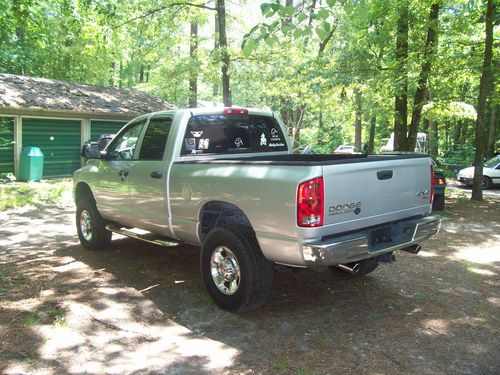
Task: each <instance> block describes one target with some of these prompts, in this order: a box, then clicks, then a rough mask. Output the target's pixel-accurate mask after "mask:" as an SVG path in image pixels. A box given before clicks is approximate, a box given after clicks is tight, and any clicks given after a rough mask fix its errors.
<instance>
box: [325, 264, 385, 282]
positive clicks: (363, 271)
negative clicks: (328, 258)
mask: <svg viewBox="0 0 500 375" xmlns="http://www.w3.org/2000/svg"><path fill="white" fill-rule="evenodd" d="M356 264H359V268H358V271H357V272H356V273H351V272H348V271H345V270H343V269H341V268H338V267H335V266H331V267H328V268H329V269H330V271H331V272H332V274H334V275H335V276H341V277H345V278H350V279H357V278H360V277H363V276H365V275H368V274H369V273H371V272H373V271H375V270H376V269H377V267H378V262H375V261H374V260H372V259H365V260H360V261H359V262H354V263H348V264H346V265H347V266H348V267H351V268H352V267H354V265H356Z"/></svg>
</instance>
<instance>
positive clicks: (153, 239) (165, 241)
mask: <svg viewBox="0 0 500 375" xmlns="http://www.w3.org/2000/svg"><path fill="white" fill-rule="evenodd" d="M106 229H107V230H109V231H110V232H113V233H118V234H121V235H122V236H127V237H131V238H135V239H137V240H141V241H145V242H149V243H152V244H155V245H160V246H164V247H172V246H179V245H180V244H181V243H180V242H178V241H175V240H171V239H169V238H167V237H162V236H159V235H157V234H154V233H151V232H146V233H144V234H142V233H136V232H133V231H131V230H128V229H123V228H120V227H117V226H115V225H112V224H108V225H106Z"/></svg>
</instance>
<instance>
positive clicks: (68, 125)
mask: <svg viewBox="0 0 500 375" xmlns="http://www.w3.org/2000/svg"><path fill="white" fill-rule="evenodd" d="M172 108H173V106H172V105H171V104H169V103H167V102H166V101H164V100H161V99H159V98H156V97H153V96H151V95H148V94H146V93H143V92H140V91H137V90H127V89H117V88H112V87H100V86H92V85H81V84H75V83H70V82H64V81H56V80H51V79H45V78H33V77H25V76H16V75H11V74H0V173H13V174H15V175H16V176H18V175H19V158H20V155H21V151H22V149H23V147H28V146H37V147H40V149H41V150H42V152H43V154H44V173H43V175H44V178H45V177H60V176H70V175H71V174H72V173H73V172H74V171H75V170H76V169H78V168H80V166H81V162H82V160H81V158H80V150H81V147H82V146H83V144H84V143H85V142H87V141H89V140H92V141H95V140H97V139H98V138H99V136H100V135H101V134H115V133H116V132H117V131H118V130H119V129H120V128H121V127H122V126H123V125H124V124H126V123H127V122H128V121H129V120H131V119H132V118H134V117H136V116H138V115H140V114H143V113H147V112H155V111H161V110H167V109H172Z"/></svg>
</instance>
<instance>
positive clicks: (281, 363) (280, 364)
mask: <svg viewBox="0 0 500 375" xmlns="http://www.w3.org/2000/svg"><path fill="white" fill-rule="evenodd" d="M274 368H275V369H276V370H280V371H283V370H286V369H287V368H288V361H287V360H286V359H278V360H277V361H276V363H275V364H274Z"/></svg>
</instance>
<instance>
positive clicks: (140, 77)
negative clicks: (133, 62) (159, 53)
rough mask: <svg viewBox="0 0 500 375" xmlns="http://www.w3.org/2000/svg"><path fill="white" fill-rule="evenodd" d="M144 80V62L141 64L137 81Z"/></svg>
mask: <svg viewBox="0 0 500 375" xmlns="http://www.w3.org/2000/svg"><path fill="white" fill-rule="evenodd" d="M143 82H144V64H141V68H140V70H139V83H143Z"/></svg>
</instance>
